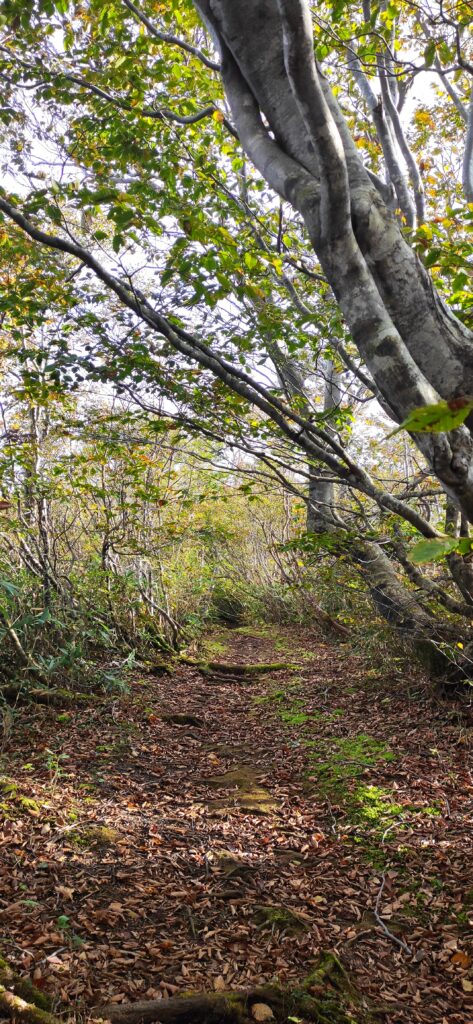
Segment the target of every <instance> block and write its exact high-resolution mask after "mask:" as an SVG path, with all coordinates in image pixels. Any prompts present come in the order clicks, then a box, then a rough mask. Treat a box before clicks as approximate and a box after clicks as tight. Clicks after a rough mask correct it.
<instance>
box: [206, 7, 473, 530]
mask: <svg viewBox="0 0 473 1024" xmlns="http://www.w3.org/2000/svg"><path fill="white" fill-rule="evenodd" d="M196 7H197V8H198V10H199V11H200V13H201V15H202V17H203V19H204V21H205V22H206V23H207V25H208V26H210V27H211V30H212V33H213V35H214V38H215V39H216V41H217V44H218V46H219V49H220V54H221V66H222V78H223V83H224V87H225V90H226V94H227V97H228V101H229V104H230V106H231V110H232V114H233V118H234V121H235V125H236V128H237V131H238V134H239V137H240V140H241V143H242V145H243V147H244V149H245V151H246V152H247V154H248V156H249V157H250V159H251V160H252V161H253V163H254V165H255V166H256V167H257V168H258V170H259V171H260V173H261V174H262V175H263V177H264V178H265V179H266V181H267V182H268V184H269V185H270V186H271V187H272V188H274V189H275V191H277V192H278V193H279V194H280V195H281V196H283V197H284V199H285V200H287V202H289V203H291V205H292V206H293V207H294V209H296V210H298V211H299V213H300V214H301V216H302V218H303V220H304V223H305V226H306V229H307V232H308V235H309V237H310V240H311V242H312V245H313V247H314V250H315V252H316V254H317V256H318V258H319V260H320V263H321V266H322V268H323V271H324V273H325V275H326V277H327V279H328V281H329V283H330V285H331V287H332V290H333V292H334V295H335V297H336V299H337V301H338V303H339V306H340V309H341V310H342V312H343V314H344V317H345V320H346V323H347V325H348V327H349V329H350V331H351V334H352V337H353V339H354V341H355V343H356V345H357V347H358V349H359V352H360V355H361V356H362V358H363V360H364V361H365V363H366V365H367V367H368V369H369V371H370V373H371V375H372V377H373V379H374V381H375V384H376V386H377V388H378V389H379V391H380V393H381V395H382V396H383V398H384V399H385V401H386V402H387V404H388V405H389V407H390V409H392V410H393V412H394V415H395V416H396V418H397V420H398V421H400V420H402V419H403V418H405V417H406V416H407V415H408V413H409V412H411V411H412V409H413V408H416V407H418V406H421V405H424V404H428V403H435V402H437V401H438V400H439V399H440V398H443V399H447V400H448V399H451V398H453V397H457V396H459V395H465V394H468V395H470V394H473V344H472V342H473V334H472V332H470V331H468V330H467V328H466V327H465V326H464V325H463V324H462V323H461V322H460V321H459V320H457V319H456V318H455V317H454V315H453V314H452V313H451V311H450V310H449V309H448V308H447V307H446V305H445V304H444V303H443V301H442V299H441V298H440V296H439V295H438V294H437V293H436V292H435V289H434V287H433V284H432V281H431V279H430V276H429V274H428V272H427V271H426V269H425V268H424V267H423V265H422V263H421V262H420V260H419V259H418V257H417V256H416V254H415V253H414V251H413V250H412V249H411V248H410V246H409V245H408V243H407V241H406V240H405V239H404V237H403V235H402V232H401V229H400V225H399V223H398V221H397V219H396V217H395V215H394V214H393V213H392V211H391V210H390V209H389V208H388V206H387V205H386V204H385V202H384V200H383V197H382V195H381V193H380V191H379V190H378V188H377V187H376V184H375V182H374V181H373V178H372V177H370V175H369V173H368V171H367V170H366V168H365V167H364V165H363V163H362V160H361V158H360V155H359V153H358V151H357V149H356V146H355V144H354V142H353V139H352V138H351V135H350V132H349V130H348V127H347V124H346V122H345V119H344V116H343V113H342V111H341V108H340V106H339V104H338V101H337V99H336V98H335V96H334V95H333V93H332V90H331V88H330V86H329V84H328V82H327V80H326V79H325V78H324V75H323V73H322V71H321V69H320V68H319V67H318V66H317V65H316V62H315V60H314V51H313V32H312V24H311V19H310V9H309V5H308V3H307V2H306V0H240V2H239V3H235V2H234V0H196ZM415 440H416V443H417V444H418V446H419V448H420V449H421V451H422V452H423V454H424V456H425V458H426V459H427V461H428V462H429V465H430V466H431V468H432V470H433V472H434V473H435V474H436V476H437V478H438V479H439V480H440V482H441V483H442V485H443V487H444V488H445V490H446V492H447V493H448V494H450V496H451V497H452V499H453V500H454V501H455V503H456V504H457V505H458V507H459V508H461V509H462V511H463V512H464V514H465V515H466V517H467V518H468V520H469V521H470V522H471V521H473V440H472V437H471V434H470V431H469V430H468V428H467V427H461V428H459V429H457V430H455V431H452V432H450V433H443V434H419V435H417V436H416V438H415Z"/></svg>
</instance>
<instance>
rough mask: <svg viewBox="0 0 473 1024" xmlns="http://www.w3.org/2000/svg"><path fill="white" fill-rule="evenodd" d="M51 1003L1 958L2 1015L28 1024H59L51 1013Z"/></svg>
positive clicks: (0, 1007)
mask: <svg viewBox="0 0 473 1024" xmlns="http://www.w3.org/2000/svg"><path fill="white" fill-rule="evenodd" d="M49 1006H50V1002H49V999H48V997H47V996H45V995H44V993H43V992H40V991H39V989H37V988H36V987H35V986H34V985H33V983H32V982H31V981H28V979H27V978H22V977H20V975H19V974H15V972H14V971H13V970H12V968H11V967H10V966H9V964H7V963H6V961H5V960H2V959H1V958H0V1015H1V1016H2V1017H9V1018H11V1019H12V1020H18V1021H25V1022H26V1024H59V1021H58V1018H57V1017H55V1016H54V1015H53V1014H51V1013H49V1012H48V1010H49Z"/></svg>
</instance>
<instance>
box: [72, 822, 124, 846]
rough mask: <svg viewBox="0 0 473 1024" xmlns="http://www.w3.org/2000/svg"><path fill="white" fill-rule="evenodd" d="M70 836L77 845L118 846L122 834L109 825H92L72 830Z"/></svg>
mask: <svg viewBox="0 0 473 1024" xmlns="http://www.w3.org/2000/svg"><path fill="white" fill-rule="evenodd" d="M70 838H71V839H72V841H73V842H74V843H76V845H77V846H83V847H86V848H88V847H94V846H116V844H117V843H118V841H119V839H120V834H119V832H117V831H116V830H115V829H114V828H109V827H108V826H107V825H91V826H89V827H88V828H86V829H84V830H83V831H81V832H71V833H70Z"/></svg>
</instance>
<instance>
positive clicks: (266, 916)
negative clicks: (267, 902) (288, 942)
mask: <svg viewBox="0 0 473 1024" xmlns="http://www.w3.org/2000/svg"><path fill="white" fill-rule="evenodd" d="M254 909H255V917H256V920H257V921H258V923H259V927H260V928H264V927H265V926H267V927H268V928H277V929H278V930H279V931H285V932H289V933H290V934H295V933H296V932H302V931H306V930H307V924H306V922H305V921H303V920H302V918H301V917H299V915H298V914H296V913H295V911H293V910H289V909H288V907H282V906H263V905H260V904H257V905H256V906H255V908H254Z"/></svg>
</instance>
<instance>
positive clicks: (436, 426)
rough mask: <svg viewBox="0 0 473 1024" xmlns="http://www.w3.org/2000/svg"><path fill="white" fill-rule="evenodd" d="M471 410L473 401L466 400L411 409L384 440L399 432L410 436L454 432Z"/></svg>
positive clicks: (460, 399) (459, 399) (455, 400)
mask: <svg viewBox="0 0 473 1024" xmlns="http://www.w3.org/2000/svg"><path fill="white" fill-rule="evenodd" d="M472 409H473V400H471V399H467V398H458V399H453V400H452V401H451V402H437V403H436V404H435V405H421V406H420V407H419V408H418V409H413V410H412V412H410V413H409V416H407V418H406V419H405V420H403V422H402V423H401V424H400V425H399V427H397V428H396V430H392V431H391V433H390V434H388V435H387V437H386V440H388V438H390V437H394V435H395V434H398V433H399V431H400V430H408V431H409V432H410V433H411V434H438V433H442V432H443V431H447V430H455V428H456V427H460V426H461V424H462V423H464V422H465V420H466V418H467V416H468V415H469V414H470V412H471V411H472Z"/></svg>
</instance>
